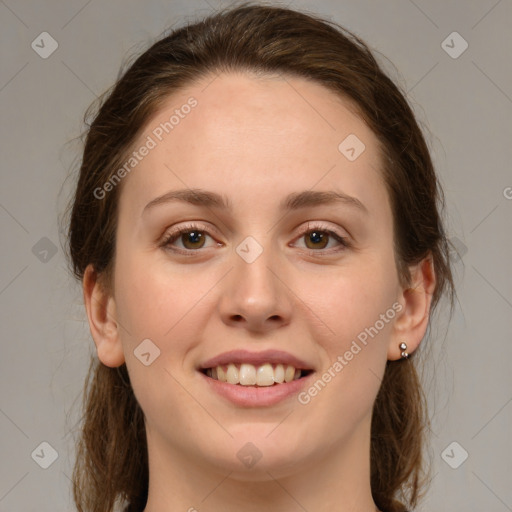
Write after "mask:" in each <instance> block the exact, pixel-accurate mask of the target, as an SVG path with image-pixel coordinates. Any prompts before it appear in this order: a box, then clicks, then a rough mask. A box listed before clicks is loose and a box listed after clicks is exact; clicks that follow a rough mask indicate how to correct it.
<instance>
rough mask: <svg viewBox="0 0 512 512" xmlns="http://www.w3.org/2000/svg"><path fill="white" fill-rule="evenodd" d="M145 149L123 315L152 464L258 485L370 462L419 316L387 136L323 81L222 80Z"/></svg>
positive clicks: (155, 121) (196, 91)
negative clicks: (413, 306)
mask: <svg viewBox="0 0 512 512" xmlns="http://www.w3.org/2000/svg"><path fill="white" fill-rule="evenodd" d="M173 116H174V117H173ZM166 123H167V124H166ZM363 145H364V146H363ZM143 146H145V147H146V150H144V149H140V148H141V147H143ZM134 149H135V150H137V155H138V156H137V155H136V156H135V157H134V158H136V159H137V161H136V162H135V160H133V161H132V162H131V164H128V165H127V167H126V168H127V169H130V172H129V173H127V175H126V176H125V177H124V178H123V181H122V183H121V185H118V186H121V187H122V193H121V197H120V204H119V217H118V219H119V221H118V231H117V241H116V260H115V278H114V290H115V291H114V295H113V299H114V304H115V309H112V315H113V317H115V320H116V325H117V326H118V331H117V338H116V341H115V343H117V344H119V347H121V348H122V354H123V356H122V358H120V359H119V361H116V363H117V364H121V363H122V362H123V360H125V361H126V364H127V367H128V371H129V375H130V379H131V383H132V386H133V388H134V392H135V395H136V397H137V400H138V401H139V403H140V405H141V407H142V409H143V411H144V414H145V418H146V429H147V435H148V446H149V452H150V458H152V459H153V460H154V461H155V460H156V459H158V460H160V461H163V460H168V459H169V460H174V461H177V460H181V461H182V463H183V464H192V465H195V466H198V467H199V465H200V467H202V468H203V469H204V468H216V469H219V468H222V469H223V470H229V471H232V472H233V473H232V477H234V478H238V479H250V478H266V477H268V475H267V473H266V471H270V472H271V473H272V475H273V476H274V477H279V476H286V475H290V474H293V473H294V472H297V471H298V470H299V469H300V468H303V467H314V464H315V463H317V462H320V461H325V460H326V458H328V457H329V456H331V455H332V456H334V455H336V456H337V455H339V454H340V453H341V452H342V451H343V452H345V453H346V454H348V453H351V452H352V451H353V452H357V453H359V455H361V453H365V452H364V450H368V448H369V444H368V443H369V431H370V430H369V429H370V419H371V411H372V405H373V402H374V400H375V397H376V394H377V392H378V389H379V386H380V383H381V378H382V375H383V373H384V369H385V364H386V360H387V359H388V358H389V359H397V358H398V357H399V349H398V344H399V343H400V342H401V341H402V339H400V338H399V336H398V333H397V332H396V323H397V319H398V318H399V317H400V311H401V310H402V309H404V308H403V305H404V300H403V290H402V288H401V287H400V285H399V281H398V276H397V272H396V268H395V260H394V253H393V223H392V213H391V209H390V204H389V200H388V196H387V192H386V188H385V185H384V182H383V179H382V176H381V170H380V169H381V160H380V157H379V152H378V147H377V139H376V137H375V135H374V134H373V133H372V132H371V131H370V129H369V128H368V127H367V126H366V125H365V124H364V123H363V122H362V121H361V120H360V119H359V118H358V117H357V116H356V115H355V114H354V113H353V112H352V111H351V110H350V109H349V108H348V104H347V103H346V102H344V101H342V100H341V99H339V98H338V97H337V96H336V95H335V94H334V93H332V92H330V91H328V90H327V89H325V88H323V87H322V86H320V85H318V84H316V83H313V82H309V81H306V80H304V79H299V78H292V77H287V78H286V80H285V79H283V78H261V77H259V78H258V77H254V76H250V75H247V74H221V75H219V76H218V77H215V76H213V75H212V76H209V77H208V78H207V79H203V80H202V81H201V82H200V83H197V84H195V85H193V86H188V87H186V88H184V89H183V90H181V91H180V92H179V93H176V94H175V95H173V96H172V97H170V98H169V99H168V100H167V102H166V103H165V104H164V105H163V106H161V108H160V109H159V111H158V113H157V114H156V115H155V116H154V117H153V118H152V120H151V121H150V122H149V123H148V125H147V126H146V128H145V131H144V133H142V134H141V135H140V137H139V138H138V141H137V143H136V144H135V146H134ZM192 189H193V190H195V191H196V192H197V193H198V194H199V189H200V192H201V194H204V196H201V197H202V199H201V200H199V201H196V202H195V203H194V202H193V201H190V200H187V198H189V199H190V192H191V190H192ZM178 191H180V193H179V195H178V198H174V199H172V198H171V197H170V196H167V197H166V195H167V194H171V193H177V192H178ZM206 194H208V195H209V196H213V197H214V199H215V200H210V199H208V200H205V199H204V198H205V197H206ZM334 194H338V199H335V198H333V195H334ZM180 197H181V199H180ZM220 199H223V200H224V201H225V202H226V203H228V207H225V206H222V205H221V200H220ZM328 199H329V200H328ZM191 224H192V227H191V226H190V225H191ZM182 228H183V229H184V230H186V231H187V230H188V231H187V232H186V233H185V234H182V235H179V234H176V233H177V231H178V230H180V229H182ZM331 231H332V233H334V234H330V233H329V232H331ZM173 235H174V236H173ZM169 236H170V238H169ZM337 237H338V238H337ZM166 240H167V241H166ZM339 240H343V241H344V242H340V241H339ZM148 340H150V341H148ZM232 351H236V352H235V353H232V354H227V353H229V352H232ZM240 351H245V352H246V353H245V354H244V353H243V352H240ZM224 354H227V355H226V356H225V357H224V356H223V355H224ZM218 358H221V359H218ZM215 360H216V361H215ZM218 362H221V363H223V365H221V366H224V371H227V370H228V368H227V364H228V363H234V365H235V369H233V368H231V370H230V372H231V373H230V378H232V377H233V378H235V377H236V373H237V372H236V370H239V371H240V373H242V374H243V381H244V382H247V383H251V382H253V381H252V380H251V379H252V378H253V377H252V375H253V372H254V371H256V372H259V377H257V378H260V379H262V380H260V381H259V382H261V383H263V382H264V381H265V380H266V379H272V378H273V376H274V377H275V378H276V379H277V380H282V376H281V377H280V376H279V374H280V373H281V371H280V369H279V368H278V367H277V366H276V365H277V364H278V363H280V362H281V363H283V364H284V367H283V369H284V370H286V366H287V365H288V364H290V365H291V366H293V367H296V368H299V369H302V370H308V371H309V374H308V375H307V376H306V377H302V378H300V379H299V380H298V381H292V382H291V383H286V382H285V383H282V384H279V383H276V384H274V385H273V386H272V387H270V386H263V385H262V386H254V385H252V386H250V387H248V386H244V385H242V384H231V383H228V382H226V383H223V382H220V381H219V380H213V379H212V378H211V377H209V376H207V375H206V374H205V372H204V371H201V369H203V370H204V368H205V367H211V366H216V365H217V363H218ZM244 363H252V365H246V364H244ZM264 363H271V364H272V365H273V366H272V370H274V372H273V373H272V372H271V371H269V367H268V366H265V367H264V368H263V369H262V370H259V367H260V366H263V364H264ZM242 364H244V365H243V367H242V366H241V365H242ZM253 367H254V368H253ZM311 371H312V373H311ZM289 372H293V369H292V370H289ZM306 373H308V372H306ZM221 374H222V372H221ZM239 376H240V375H239ZM245 379H248V380H245ZM267 382H268V380H267ZM315 383H316V386H315ZM248 443H250V444H248ZM361 450H363V452H361ZM183 461H186V462H183ZM154 463H155V464H156V462H154ZM304 464H309V466H304Z"/></svg>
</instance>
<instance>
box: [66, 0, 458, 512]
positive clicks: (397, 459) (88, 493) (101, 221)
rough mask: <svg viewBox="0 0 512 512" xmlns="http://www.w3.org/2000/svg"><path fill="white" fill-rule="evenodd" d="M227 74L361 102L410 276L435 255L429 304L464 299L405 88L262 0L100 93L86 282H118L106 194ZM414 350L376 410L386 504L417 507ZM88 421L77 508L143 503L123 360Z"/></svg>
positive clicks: (327, 28)
mask: <svg viewBox="0 0 512 512" xmlns="http://www.w3.org/2000/svg"><path fill="white" fill-rule="evenodd" d="M229 71H242V72H243V71H246V72H257V73H261V74H276V73H277V74H282V75H283V76H297V77H302V78H307V79H311V80H313V81H315V82H316V83H318V84H321V85H323V86H324V87H326V88H327V89H329V90H330V91H333V92H334V93H335V94H337V95H338V96H339V97H341V98H343V99H345V100H348V101H349V102H350V104H351V105H352V106H355V107H356V109H357V112H358V114H359V115H360V117H361V118H362V119H363V120H364V121H365V122H366V123H367V125H368V126H369V127H370V129H371V130H372V131H373V132H374V133H375V135H376V137H377V139H378V141H379V145H380V148H379V149H380V152H381V159H382V169H381V172H382V176H383V178H384V181H385V184H386V187H387V191H388V195H389V198H390V203H391V208H392V213H393V219H394V225H393V233H394V234H393V236H394V251H395V260H396V265H397V270H398V275H399V278H400V281H401V283H402V285H406V286H407V285H409V284H410V277H411V276H410V274H409V266H411V265H414V264H417V263H419V262H421V261H422V260H423V259H425V258H430V259H431V261H432V264H433V267H434V271H435V275H436V286H435V291H434V293H433V296H432V303H431V312H432V311H433V310H434V308H435V307H436V305H437V304H438V301H439V299H440V298H441V296H442V295H443V294H444V293H445V292H446V291H448V292H450V293H449V297H450V299H451V304H452V307H453V296H454V287H453V279H452V273H451V270H450V257H449V256H450V255H449V242H448V240H447V238H446V236H445V233H444V229H443V224H442V220H441V216H440V214H441V212H442V210H443V208H444V199H443V194H442V189H441V187H440V183H439V180H438V178H437V176H436V173H435V170H434V168H433V165H432V161H431V158H430V154H429V151H428V148H427V144H426V142H425V140H424V137H423V135H422V132H421V130H420V128H419V126H418V124H417V122H416V120H415V116H414V114H413V112H412V110H411V108H410V106H409V105H408V102H407V100H406V99H405V94H403V93H401V92H400V90H399V88H398V87H397V86H396V85H395V84H394V83H393V81H392V80H391V79H390V78H389V77H388V76H387V75H386V74H385V73H384V72H383V70H382V69H381V67H380V66H379V65H378V63H377V61H376V59H375V57H374V56H373V55H372V52H371V50H370V49H369V47H368V46H367V45H366V44H365V43H364V42H363V41H362V40H361V39H360V38H358V37H357V36H356V35H355V34H353V33H352V32H350V31H348V30H347V29H345V28H343V27H341V26H340V25H338V24H336V23H334V22H332V21H328V20H326V19H322V18H320V17H318V16H316V15H313V14H306V13H304V12H298V11H296V10H291V9H287V8H282V7H277V6H267V5H262V4H260V5H258V4H254V3H253V2H250V3H244V4H242V5H239V6H236V7H231V8H228V9H225V10H223V11H221V12H218V13H216V14H214V15H212V16H210V17H208V18H206V19H204V20H202V21H200V22H197V23H189V24H188V25H187V26H184V27H182V28H179V29H176V30H174V31H173V32H171V33H170V34H169V35H166V36H164V37H161V38H160V39H159V40H158V41H157V42H156V43H154V44H153V45H152V46H151V47H150V48H149V49H148V50H147V51H145V52H144V53H143V54H142V55H140V56H139V57H138V58H137V59H136V60H135V62H133V64H131V65H130V66H129V68H128V69H127V70H126V71H125V72H124V73H123V74H122V76H120V78H118V80H117V82H116V83H115V84H114V85H113V86H112V88H111V89H110V90H109V91H107V92H106V93H105V94H104V95H103V97H102V98H100V102H99V106H98V108H97V111H96V112H95V114H94V119H93V121H92V123H91V124H90V125H89V126H88V129H87V130H86V133H85V135H86V139H85V147H84V151H83V158H82V162H81V167H80V172H79V176H78V183H77V185H76V190H75V194H74V197H73V198H72V200H71V202H70V205H69V207H68V211H69V213H70V218H69V228H68V233H67V235H68V236H67V240H68V248H67V249H68V252H69V257H70V262H71V268H72V272H73V274H74V275H75V276H76V278H77V279H79V280H82V278H83V275H84V271H85V269H86V267H87V265H89V264H92V265H93V267H94V269H95V271H96V273H97V274H98V276H99V277H100V278H101V279H102V282H103V283H104V285H105V286H106V287H107V289H109V290H111V285H112V272H113V268H114V263H115V243H116V226H117V210H118V200H119V194H120V191H121V187H120V186H118V187H115V188H114V189H113V190H112V191H109V192H108V193H107V194H105V195H104V197H103V198H101V199H97V198H96V196H95V195H94V191H95V190H97V189H98V188H101V187H102V186H103V185H104V184H105V183H106V182H107V181H108V180H109V179H111V177H112V176H113V175H114V173H115V172H116V170H118V169H119V168H120V167H121V166H122V164H123V162H124V161H125V160H126V158H127V155H128V154H129V152H130V151H131V148H132V146H133V144H134V142H135V141H136V139H137V136H138V134H139V133H140V132H141V130H142V129H143V128H144V127H145V125H146V124H147V122H148V120H149V119H150V118H151V116H152V115H154V114H155V112H157V111H158V108H159V106H160V105H161V104H162V102H163V101H164V100H165V99H166V98H167V97H168V96H169V95H170V94H172V93H174V92H176V91H177V90H179V89H180V88H183V87H185V86H186V85H189V84H192V83H194V82H195V81H197V80H199V79H200V78H202V77H204V76H206V75H209V74H212V76H214V75H213V74H216V73H220V72H229ZM90 114H91V112H90V111H89V112H88V114H86V118H87V116H88V115H90ZM340 142H341V141H340ZM430 318H431V316H430ZM430 318H429V322H430ZM429 325H430V323H429ZM416 357H417V356H416V353H414V354H412V357H411V358H410V359H408V360H400V361H388V362H387V367H386V371H385V374H384V378H383V381H382V384H381V387H380V390H379V393H378V395H377V397H376V400H375V404H374V409H373V417H372V428H371V450H370V454H369V456H370V462H371V464H370V467H371V490H372V495H373V499H374V500H375V503H376V504H377V506H378V507H379V508H380V509H381V510H382V511H386V512H400V511H403V510H405V507H407V508H412V507H414V506H415V505H416V503H417V501H418V499H419V497H420V496H421V490H422V488H423V487H424V484H425V481H426V475H427V473H426V472H425V463H424V454H423V448H424V440H425V434H426V429H427V428H428V425H429V419H428V415H427V414H426V403H425V398H424V393H423V391H422V387H421V385H420V379H419V377H418V373H417V371H416V368H415V358H416ZM82 423H83V424H82V428H81V435H80V439H79V442H78V444H77V454H76V462H75V467H74V471H73V494H74V500H75V503H76V505H77V508H78V510H79V511H80V512H110V511H112V510H113V509H114V506H115V505H116V504H117V503H118V502H119V501H121V502H124V504H125V505H126V504H127V505H128V508H127V510H131V511H139V510H142V509H143V508H144V506H145V503H146V500H147V493H148V456H147V446H146V437H145V427H144V416H143V412H142V410H141V408H140V406H139V404H138V402H137V400H136V398H135V396H134V393H133V389H132V387H131V384H130V379H129V375H128V372H127V369H126V365H125V364H123V365H122V366H120V367H119V368H110V367H107V366H105V365H103V364H102V363H101V362H100V361H98V359H97V358H96V357H93V358H92V360H91V366H90V368H89V373H88V378H87V380H86V383H85V387H84V394H83V419H82Z"/></svg>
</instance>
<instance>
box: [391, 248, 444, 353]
mask: <svg viewBox="0 0 512 512" xmlns="http://www.w3.org/2000/svg"><path fill="white" fill-rule="evenodd" d="M409 270H410V272H411V282H412V285H411V287H410V288H405V289H402V290H401V292H400V295H399V297H398V302H399V303H400V304H401V305H402V309H401V310H400V312H399V314H398V315H397V317H396V320H395V323H394V326H393V332H392V335H391V340H390V345H389V347H388V360H390V361H393V360H396V359H400V358H401V352H402V351H401V349H400V348H399V345H400V343H402V342H405V343H406V345H407V350H406V352H407V353H408V354H412V353H413V352H414V351H415V350H416V349H417V348H418V347H419V345H420V343H421V340H422V339H423V336H425V333H426V331H427V326H428V319H429V315H430V305H431V302H432V295H433V293H434V290H435V285H436V278H435V272H434V264H433V261H432V258H431V256H430V255H429V256H428V257H427V258H425V259H423V260H422V261H421V262H420V263H418V264H417V265H414V266H413V267H410V268H409Z"/></svg>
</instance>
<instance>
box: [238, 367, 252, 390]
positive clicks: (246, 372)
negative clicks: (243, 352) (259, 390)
mask: <svg viewBox="0 0 512 512" xmlns="http://www.w3.org/2000/svg"><path fill="white" fill-rule="evenodd" d="M240 384H242V386H254V384H256V368H255V367H254V366H253V365H252V364H241V365H240Z"/></svg>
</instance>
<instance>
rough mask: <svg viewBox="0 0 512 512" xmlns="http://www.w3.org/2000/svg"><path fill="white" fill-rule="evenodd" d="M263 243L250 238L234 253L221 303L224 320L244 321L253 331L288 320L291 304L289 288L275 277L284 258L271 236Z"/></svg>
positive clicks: (236, 248) (264, 238)
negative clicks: (270, 323)
mask: <svg viewBox="0 0 512 512" xmlns="http://www.w3.org/2000/svg"><path fill="white" fill-rule="evenodd" d="M259 239H260V240H261V239H263V243H260V241H259V240H257V239H256V237H254V236H247V237H246V238H244V239H243V240H242V241H241V242H240V243H239V244H238V245H237V246H236V247H235V250H234V253H233V266H234V268H233V270H232V272H230V274H231V275H230V278H229V280H228V282H227V287H226V289H225V290H224V293H223V297H222V301H221V314H222V316H223V319H224V321H226V322H230V321H233V319H237V320H238V321H239V320H240V319H244V320H245V321H246V322H247V323H248V324H249V325H251V326H252V327H254V328H258V327H259V328H262V327H263V326H264V325H265V323H266V322H267V320H269V319H274V320H281V321H284V320H285V319H286V320H287V319H288V317H289V314H290V302H289V298H287V296H286V287H285V286H283V284H282V283H281V282H280V279H278V278H277V277H276V275H277V276H278V275H279V272H280V268H282V265H281V259H280V257H279V255H278V254H277V253H276V248H275V247H273V244H272V243H271V239H272V237H271V234H270V233H267V234H266V235H262V236H261V237H259Z"/></svg>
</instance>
